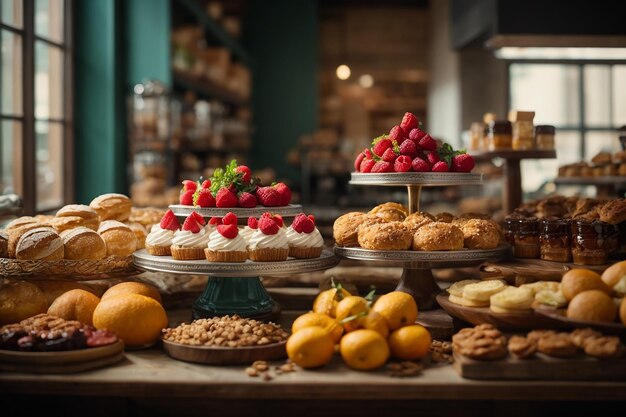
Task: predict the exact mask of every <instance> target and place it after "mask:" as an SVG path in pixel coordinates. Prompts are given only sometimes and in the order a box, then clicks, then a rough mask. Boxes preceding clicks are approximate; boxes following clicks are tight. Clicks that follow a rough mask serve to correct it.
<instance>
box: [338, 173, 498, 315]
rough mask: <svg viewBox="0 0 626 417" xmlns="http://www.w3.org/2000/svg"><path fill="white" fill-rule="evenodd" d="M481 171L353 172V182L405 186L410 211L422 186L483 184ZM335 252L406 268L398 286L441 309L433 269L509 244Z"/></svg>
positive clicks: (478, 258)
mask: <svg viewBox="0 0 626 417" xmlns="http://www.w3.org/2000/svg"><path fill="white" fill-rule="evenodd" d="M482 183H483V178H482V174H472V173H455V172H406V173H383V174H367V173H365V174H361V173H352V178H351V180H350V184H353V185H376V186H406V187H407V192H408V196H409V213H414V212H417V211H419V199H420V193H421V191H422V187H443V186H452V185H482ZM334 250H335V254H336V255H338V256H340V257H343V258H348V259H355V260H361V261H372V262H383V263H384V264H385V265H389V266H397V267H402V268H404V272H403V274H402V278H401V279H400V282H399V283H398V286H397V287H396V290H398V291H404V292H407V293H409V294H411V295H412V296H413V298H415V301H416V302H417V306H418V308H419V309H420V310H432V309H435V308H439V305H438V304H437V301H436V299H435V297H436V296H437V294H438V293H439V292H440V291H441V289H440V288H439V286H438V285H437V283H436V282H435V280H434V278H433V274H432V271H431V269H433V268H457V267H464V266H472V265H479V264H481V263H482V262H485V261H487V260H496V259H499V258H502V257H504V256H506V255H507V253H508V251H509V250H510V249H509V246H508V245H503V246H499V247H497V248H495V249H487V250H470V249H463V250H458V251H433V252H428V251H412V250H405V251H384V250H369V249H363V248H346V247H339V246H335V248H334Z"/></svg>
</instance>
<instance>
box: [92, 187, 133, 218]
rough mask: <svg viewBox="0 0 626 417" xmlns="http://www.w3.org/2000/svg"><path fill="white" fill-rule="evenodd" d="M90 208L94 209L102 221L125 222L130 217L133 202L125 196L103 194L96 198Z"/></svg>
mask: <svg viewBox="0 0 626 417" xmlns="http://www.w3.org/2000/svg"><path fill="white" fill-rule="evenodd" d="M89 207H91V208H92V209H94V210H95V211H96V212H97V213H98V216H99V217H100V221H101V222H102V221H104V220H117V221H120V222H125V221H126V220H128V218H129V217H130V210H131V208H132V202H131V201H130V199H129V198H128V197H127V196H125V195H123V194H114V193H111V194H103V195H101V196H98V197H96V198H94V199H93V200H92V201H91V203H90V204H89Z"/></svg>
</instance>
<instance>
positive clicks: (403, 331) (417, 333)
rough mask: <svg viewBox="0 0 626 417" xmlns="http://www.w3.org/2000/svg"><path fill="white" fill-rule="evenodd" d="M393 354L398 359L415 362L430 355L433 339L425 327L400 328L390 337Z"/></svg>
mask: <svg viewBox="0 0 626 417" xmlns="http://www.w3.org/2000/svg"><path fill="white" fill-rule="evenodd" d="M388 342H389V348H390V349H391V354H392V355H393V356H395V357H396V358H398V359H404V360H413V359H420V358H423V357H425V356H426V355H428V350H429V349H430V343H431V342H432V339H431V337H430V332H429V331H428V330H426V328H425V327H424V326H420V325H419V324H413V325H411V326H404V327H400V328H399V329H398V330H396V331H395V332H393V333H391V335H390V336H389V340H388Z"/></svg>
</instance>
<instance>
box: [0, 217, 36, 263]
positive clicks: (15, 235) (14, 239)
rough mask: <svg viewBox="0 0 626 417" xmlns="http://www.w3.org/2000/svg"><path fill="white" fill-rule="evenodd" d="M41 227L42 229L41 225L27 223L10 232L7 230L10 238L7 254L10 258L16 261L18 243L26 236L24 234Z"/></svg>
mask: <svg viewBox="0 0 626 417" xmlns="http://www.w3.org/2000/svg"><path fill="white" fill-rule="evenodd" d="M39 227H42V225H41V224H39V223H26V224H23V225H21V226H16V227H15V228H13V229H10V230H7V229H5V231H6V233H7V235H8V236H9V242H8V245H7V254H8V255H9V258H12V259H15V250H16V249H17V243H18V242H19V241H20V238H21V237H22V236H23V235H24V233H26V232H28V231H29V230H32V229H37V228H39Z"/></svg>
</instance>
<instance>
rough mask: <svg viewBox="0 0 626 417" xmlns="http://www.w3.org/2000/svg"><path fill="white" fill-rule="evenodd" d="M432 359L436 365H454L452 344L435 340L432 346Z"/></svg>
mask: <svg viewBox="0 0 626 417" xmlns="http://www.w3.org/2000/svg"><path fill="white" fill-rule="evenodd" d="M430 359H431V360H432V361H433V362H436V363H452V362H454V357H453V356H452V343H450V342H445V341H441V340H433V341H432V343H431V345H430Z"/></svg>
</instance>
